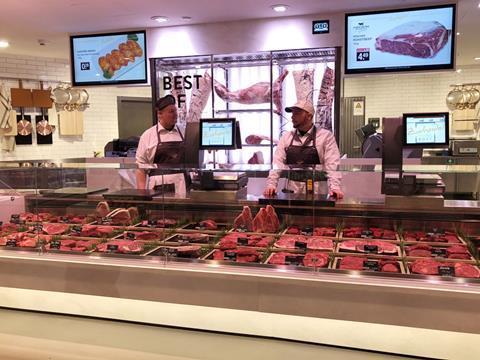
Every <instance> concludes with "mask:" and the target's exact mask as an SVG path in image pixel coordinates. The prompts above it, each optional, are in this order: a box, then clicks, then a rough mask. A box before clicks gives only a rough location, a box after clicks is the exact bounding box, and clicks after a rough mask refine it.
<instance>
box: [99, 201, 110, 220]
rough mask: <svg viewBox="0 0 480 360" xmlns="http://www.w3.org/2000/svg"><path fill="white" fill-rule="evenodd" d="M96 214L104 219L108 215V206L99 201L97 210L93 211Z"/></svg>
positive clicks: (104, 202)
mask: <svg viewBox="0 0 480 360" xmlns="http://www.w3.org/2000/svg"><path fill="white" fill-rule="evenodd" d="M95 211H96V213H97V215H98V216H100V217H102V218H103V217H105V216H107V215H108V214H109V213H110V206H109V205H108V203H107V202H106V201H100V202H99V203H98V204H97V208H96V209H95Z"/></svg>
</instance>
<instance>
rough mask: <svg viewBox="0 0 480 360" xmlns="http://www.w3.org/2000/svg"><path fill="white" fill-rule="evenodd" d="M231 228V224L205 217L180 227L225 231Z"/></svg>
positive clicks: (184, 228)
mask: <svg viewBox="0 0 480 360" xmlns="http://www.w3.org/2000/svg"><path fill="white" fill-rule="evenodd" d="M231 228H232V225H231V224H227V223H221V222H216V221H214V220H212V219H207V220H203V221H198V222H191V223H188V224H186V225H184V226H182V227H181V229H182V230H197V231H198V230H199V231H227V230H229V229H231Z"/></svg>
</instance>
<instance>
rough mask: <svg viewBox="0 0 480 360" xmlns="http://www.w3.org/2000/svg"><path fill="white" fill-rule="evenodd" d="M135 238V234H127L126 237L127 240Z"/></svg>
mask: <svg viewBox="0 0 480 360" xmlns="http://www.w3.org/2000/svg"><path fill="white" fill-rule="evenodd" d="M135 237H136V236H135V233H133V232H127V236H126V238H127V240H135Z"/></svg>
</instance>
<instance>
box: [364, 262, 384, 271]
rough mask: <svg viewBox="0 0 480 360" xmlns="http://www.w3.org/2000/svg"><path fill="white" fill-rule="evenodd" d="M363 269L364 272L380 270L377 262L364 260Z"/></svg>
mask: <svg viewBox="0 0 480 360" xmlns="http://www.w3.org/2000/svg"><path fill="white" fill-rule="evenodd" d="M363 268H364V269H365V270H373V271H378V270H380V267H379V265H378V261H375V260H365V261H364V262H363Z"/></svg>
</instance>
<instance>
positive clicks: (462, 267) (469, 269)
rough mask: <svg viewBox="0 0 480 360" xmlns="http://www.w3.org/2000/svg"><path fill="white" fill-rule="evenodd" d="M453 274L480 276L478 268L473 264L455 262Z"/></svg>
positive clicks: (469, 276)
mask: <svg viewBox="0 0 480 360" xmlns="http://www.w3.org/2000/svg"><path fill="white" fill-rule="evenodd" d="M455 276H461V277H466V278H480V270H479V269H478V267H476V266H474V265H470V264H464V263H455Z"/></svg>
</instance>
